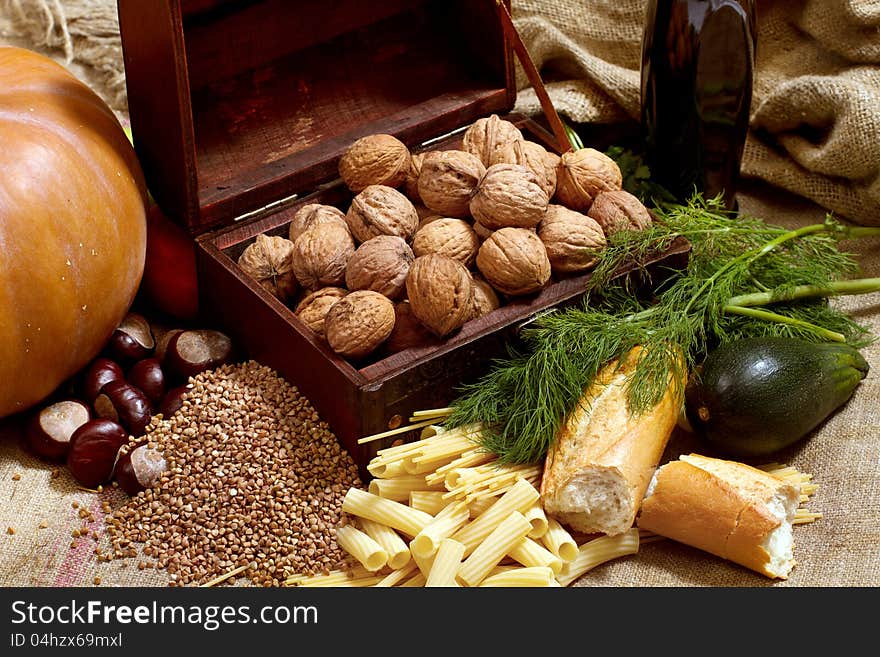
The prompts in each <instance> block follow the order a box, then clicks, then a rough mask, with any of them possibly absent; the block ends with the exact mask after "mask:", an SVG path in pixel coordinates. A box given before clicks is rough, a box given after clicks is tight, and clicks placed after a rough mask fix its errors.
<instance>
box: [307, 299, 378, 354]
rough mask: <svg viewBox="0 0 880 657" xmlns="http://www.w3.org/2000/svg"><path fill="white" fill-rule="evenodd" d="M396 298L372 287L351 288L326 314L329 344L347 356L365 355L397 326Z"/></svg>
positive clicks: (325, 324)
mask: <svg viewBox="0 0 880 657" xmlns="http://www.w3.org/2000/svg"><path fill="white" fill-rule="evenodd" d="M394 319H395V315H394V302H392V301H391V300H390V299H389V298H388V297H386V296H383V295H381V294H379V293H378V292H373V291H372V290H357V291H355V292H350V293H349V294H347V295H346V296H344V297H343V298H342V299H340V300H339V301H337V302H336V303H334V304H333V305H332V306H331V307H330V310H329V311H328V312H327V316H326V317H325V318H324V335H325V337H326V338H327V344H329V345H330V348H331V349H332V350H333V351H335V352H336V353H337V354H340V355H342V356H346V357H347V358H354V359H357V358H363V357H364V356H366V355H368V354H370V353H372V352H373V351H375V350H376V349H377V348H378V347H379V345H381V344H382V343H383V342H385V340H386V338H387V337H388V336H389V335H391V331H392V330H393V329H394Z"/></svg>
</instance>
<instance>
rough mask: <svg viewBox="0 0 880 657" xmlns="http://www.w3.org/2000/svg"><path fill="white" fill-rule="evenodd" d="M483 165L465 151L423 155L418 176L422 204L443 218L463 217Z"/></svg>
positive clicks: (436, 152)
mask: <svg viewBox="0 0 880 657" xmlns="http://www.w3.org/2000/svg"><path fill="white" fill-rule="evenodd" d="M485 173H486V167H485V166H483V163H482V162H481V161H480V160H479V158H477V157H476V156H475V155H471V154H470V153H465V152H464V151H432V152H430V153H428V154H426V155H425V159H424V160H423V162H422V171H421V174H420V175H419V196H420V197H421V199H422V203H424V204H425V205H426V206H428V207H429V208H430V209H431V210H433V211H434V212H437V213H439V214H441V215H443V216H444V217H457V218H459V219H463V218H465V217H467V216H469V215H470V208H469V203H470V200H471V196H472V195H473V193H474V191H475V190H476V188H477V183H479V182H480V179H481V178H482V177H483V175H484V174H485Z"/></svg>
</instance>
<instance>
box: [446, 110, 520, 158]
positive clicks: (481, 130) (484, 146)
mask: <svg viewBox="0 0 880 657" xmlns="http://www.w3.org/2000/svg"><path fill="white" fill-rule="evenodd" d="M517 141H523V135H522V132H520V129H519V128H517V127H516V126H515V125H514V124H513V123H511V122H510V121H506V120H505V119H502V118H500V117H499V116H498V115H497V114H493V115H491V116H488V117H486V118H483V119H477V120H476V121H475V122H474V123H473V124H472V125H471V126H470V127H468V129H467V130H465V133H464V135H463V137H462V144H461V147H462V150H464V151H467V152H468V153H471V154H472V155H476V156H477V157H478V158H480V161H481V162H482V163H483V164H484V165H485V166H487V167H490V166H492V165H493V164H498V163H499V162H504V161H505V160H504V159H502V153H503V151H504V150H505V149H506V148H508V147H510V145H511V144H513V143H514V142H517Z"/></svg>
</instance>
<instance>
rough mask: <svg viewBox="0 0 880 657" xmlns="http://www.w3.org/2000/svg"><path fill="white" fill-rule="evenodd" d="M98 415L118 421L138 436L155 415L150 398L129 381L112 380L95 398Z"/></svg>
mask: <svg viewBox="0 0 880 657" xmlns="http://www.w3.org/2000/svg"><path fill="white" fill-rule="evenodd" d="M93 407H94V409H95V414H96V415H97V416H98V417H102V418H107V419H108V420H113V421H114V422H118V423H119V424H121V425H122V426H123V427H125V428H126V430H128V432H129V433H130V434H131V435H132V436H134V437H135V438H137V437H138V436H142V435H143V433H144V429H146V427H147V425H148V424H149V423H150V418H151V417H152V416H153V412H152V408H151V406H150V400H149V399H148V398H147V396H146V395H145V394H144V393H143V392H142V391H141V390H140V389H139V388H135V387H134V386H133V385H131V384H130V383H129V382H128V381H110V383H107V384H106V385H105V386H104V387H103V388H101V392H100V393H99V394H98V396H97V397H96V398H95V403H94V404H93Z"/></svg>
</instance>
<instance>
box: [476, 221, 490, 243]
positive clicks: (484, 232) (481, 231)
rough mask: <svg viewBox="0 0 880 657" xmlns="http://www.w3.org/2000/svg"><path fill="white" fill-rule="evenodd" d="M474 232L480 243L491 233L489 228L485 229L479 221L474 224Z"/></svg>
mask: <svg viewBox="0 0 880 657" xmlns="http://www.w3.org/2000/svg"><path fill="white" fill-rule="evenodd" d="M474 232H475V233H476V234H477V237H478V238H480V241H481V242H482V241H483V240H486V239H488V238H489V235H491V234H492V233H493V231H492V229H491V228H486V227H485V226H484V225H483V224H481V223H480V222H479V221H475V222H474Z"/></svg>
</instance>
